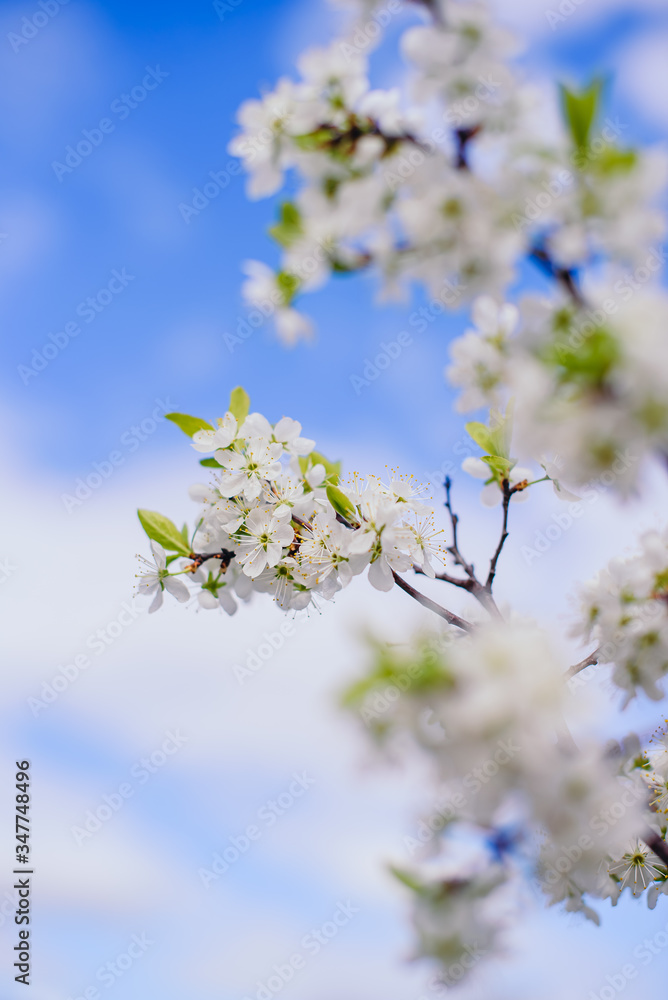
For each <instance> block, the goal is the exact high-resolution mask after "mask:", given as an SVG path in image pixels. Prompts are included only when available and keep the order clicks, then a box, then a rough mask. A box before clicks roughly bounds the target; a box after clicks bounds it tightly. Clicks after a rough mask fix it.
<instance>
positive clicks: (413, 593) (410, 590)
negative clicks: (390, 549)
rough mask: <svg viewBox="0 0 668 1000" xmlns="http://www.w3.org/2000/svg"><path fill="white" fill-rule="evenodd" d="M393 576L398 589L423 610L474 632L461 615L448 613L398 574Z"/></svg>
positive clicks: (466, 630) (465, 630)
mask: <svg viewBox="0 0 668 1000" xmlns="http://www.w3.org/2000/svg"><path fill="white" fill-rule="evenodd" d="M392 576H393V578H394V582H395V583H396V585H397V587H400V588H401V589H402V590H403V591H404V592H405V593H406V594H408V595H409V597H412V598H413V600H415V601H417V602H418V604H421V605H422V607H423V608H427V610H428V611H433V612H434V614H435V615H439V616H440V617H441V618H445V620H446V622H448V624H449V625H456V626H457V628H460V629H462V630H463V631H464V632H472V631H473V625H472V624H471V623H470V622H467V621H466V620H465V619H464V618H460V617H459V615H456V614H454V613H453V612H452V611H448V610H447V609H446V608H442V607H441V605H440V604H437V603H436V601H432V599H431V598H430V597H426V596H425V595H424V594H421V593H420V591H419V590H416V589H415V587H411V585H410V583H407V582H406V580H404V579H403V578H402V577H400V576H399V574H398V573H395V571H394V570H392Z"/></svg>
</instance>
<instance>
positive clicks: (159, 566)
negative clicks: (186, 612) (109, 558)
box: [137, 540, 190, 613]
mask: <svg viewBox="0 0 668 1000" xmlns="http://www.w3.org/2000/svg"><path fill="white" fill-rule="evenodd" d="M151 551H152V553H153V560H154V562H155V569H149V571H148V573H141V574H140V575H139V581H140V582H139V583H138V584H137V587H138V593H140V594H144V595H146V597H149V596H150V595H151V594H155V597H154V598H153V601H152V602H151V606H150V608H149V609H148V610H149V613H151V612H153V611H157V610H158V608H160V607H161V606H162V592H163V590H167V591H168V592H169V593H170V594H171V595H172V597H175V598H176V600H177V601H180V602H181V603H183V602H184V601H187V600H188V599H189V598H190V591H189V590H188V588H187V587H186V585H185V583H183V581H182V580H176V579H175V578H174V577H173V576H170V575H169V570H168V569H167V553H166V552H165V550H164V549H163V547H162V545H160V543H159V542H156V541H153V540H151Z"/></svg>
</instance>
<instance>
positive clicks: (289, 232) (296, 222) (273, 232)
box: [269, 201, 304, 247]
mask: <svg viewBox="0 0 668 1000" xmlns="http://www.w3.org/2000/svg"><path fill="white" fill-rule="evenodd" d="M303 232H304V227H303V226H302V217H301V214H300V212H299V209H298V208H297V206H296V205H295V204H294V202H292V201H284V202H283V204H282V205H281V207H280V221H279V222H277V223H276V225H275V226H271V227H270V228H269V235H270V236H272V237H273V238H274V239H275V240H276V242H277V243H280V245H281V246H282V247H289V246H292V244H293V243H295V242H296V241H297V240H298V239H299V237H300V236H301V235H302V234H303Z"/></svg>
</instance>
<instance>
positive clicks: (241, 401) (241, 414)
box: [229, 385, 250, 424]
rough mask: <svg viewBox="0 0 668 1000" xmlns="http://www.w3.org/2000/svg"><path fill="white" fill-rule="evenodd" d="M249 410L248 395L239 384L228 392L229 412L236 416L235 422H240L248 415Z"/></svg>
mask: <svg viewBox="0 0 668 1000" xmlns="http://www.w3.org/2000/svg"><path fill="white" fill-rule="evenodd" d="M249 410H250V396H249V395H248V393H247V392H246V390H245V389H242V387H241V386H240V385H238V386H237V387H236V389H233V390H232V392H231V393H230V405H229V411H230V413H231V414H232V415H233V416H234V417H236V418H237V423H238V424H242V423H243V422H244V420H245V419H246V417H247V416H248V411H249Z"/></svg>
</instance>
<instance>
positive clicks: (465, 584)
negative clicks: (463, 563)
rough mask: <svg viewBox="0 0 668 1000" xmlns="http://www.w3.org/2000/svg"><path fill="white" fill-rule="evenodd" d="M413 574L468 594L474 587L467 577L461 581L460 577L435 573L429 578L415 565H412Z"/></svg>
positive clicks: (420, 567)
mask: <svg viewBox="0 0 668 1000" xmlns="http://www.w3.org/2000/svg"><path fill="white" fill-rule="evenodd" d="M413 572H414V573H417V574H418V576H426V577H427V578H428V579H433V580H442V581H443V583H450V584H452V586H453V587H461V589H462V590H466V591H468V592H469V594H470V593H471V591H472V590H473V587H474V583H473V580H470V579H469V578H468V577H467V578H466V579H462V578H460V577H456V576H450V574H449V573H435V574H434V576H433V577H429V576H428V574H427V573H425V571H424V570H423V569H422V566H418V565H415V564H414V565H413Z"/></svg>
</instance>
